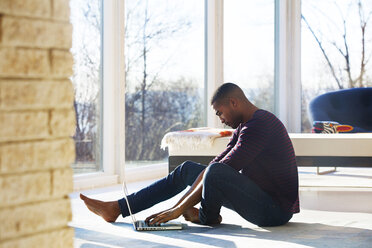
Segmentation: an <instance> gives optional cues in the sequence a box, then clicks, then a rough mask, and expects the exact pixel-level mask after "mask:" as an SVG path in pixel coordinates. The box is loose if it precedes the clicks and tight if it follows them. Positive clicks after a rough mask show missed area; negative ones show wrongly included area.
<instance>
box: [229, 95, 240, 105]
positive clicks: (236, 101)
mask: <svg viewBox="0 0 372 248" xmlns="http://www.w3.org/2000/svg"><path fill="white" fill-rule="evenodd" d="M229 100H230V104H231V106H232V107H234V108H236V107H237V106H238V100H237V99H236V98H233V97H231V98H230V99H229Z"/></svg>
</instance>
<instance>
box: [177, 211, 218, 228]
mask: <svg viewBox="0 0 372 248" xmlns="http://www.w3.org/2000/svg"><path fill="white" fill-rule="evenodd" d="M183 217H184V218H185V220H187V221H190V222H192V223H197V224H200V219H199V209H197V208H194V207H192V208H189V209H187V210H186V211H185V212H184V213H183ZM221 222H222V216H221V215H220V216H219V217H218V220H217V221H216V222H215V223H210V224H212V225H216V224H220V223H221Z"/></svg>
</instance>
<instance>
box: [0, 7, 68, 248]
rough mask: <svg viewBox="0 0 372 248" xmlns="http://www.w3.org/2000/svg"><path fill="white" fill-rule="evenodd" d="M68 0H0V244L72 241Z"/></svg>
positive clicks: (64, 243)
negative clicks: (69, 196) (70, 222)
mask: <svg viewBox="0 0 372 248" xmlns="http://www.w3.org/2000/svg"><path fill="white" fill-rule="evenodd" d="M69 14H70V10H69V1H66V0H0V189H1V190H0V223H1V224H0V248H5V247H7V248H8V247H73V235H74V234H73V230H72V229H71V228H69V227H68V226H67V223H68V221H70V220H71V207H70V201H69V199H68V193H69V192H71V191H72V174H73V172H72V169H71V166H70V164H71V163H72V162H73V161H74V159H75V146H74V142H73V140H72V138H71V136H72V135H73V133H74V132H75V113H74V109H73V97H74V91H73V86H72V84H71V82H70V81H69V77H70V76H71V74H72V65H73V58H72V55H71V54H70V52H69V49H70V47H71V42H72V26H71V24H70V22H69Z"/></svg>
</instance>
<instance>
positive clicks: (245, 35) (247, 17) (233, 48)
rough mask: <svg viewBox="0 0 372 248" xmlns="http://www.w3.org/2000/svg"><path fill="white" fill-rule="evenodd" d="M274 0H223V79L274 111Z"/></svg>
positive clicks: (260, 105)
mask: <svg viewBox="0 0 372 248" xmlns="http://www.w3.org/2000/svg"><path fill="white" fill-rule="evenodd" d="M274 8H275V1H274V0H263V1H246V0H229V1H224V81H225V82H233V83H236V84H238V85H239V86H240V87H241V88H242V89H243V90H244V91H245V93H246V95H247V97H248V98H249V99H250V100H251V101H252V102H253V103H254V104H255V105H257V106H258V107H260V108H263V109H266V110H269V111H271V112H273V111H274V34H275V32H274V28H275V26H274V13H275V12H274Z"/></svg>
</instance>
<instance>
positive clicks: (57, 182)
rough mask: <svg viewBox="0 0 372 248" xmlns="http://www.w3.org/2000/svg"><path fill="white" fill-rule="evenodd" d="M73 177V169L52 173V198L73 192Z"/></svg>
mask: <svg viewBox="0 0 372 248" xmlns="http://www.w3.org/2000/svg"><path fill="white" fill-rule="evenodd" d="M72 175H73V172H72V169H71V168H65V169H59V170H54V171H53V172H52V193H51V194H52V196H55V197H57V196H63V195H67V194H68V193H70V192H71V191H72V190H73V185H72Z"/></svg>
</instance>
